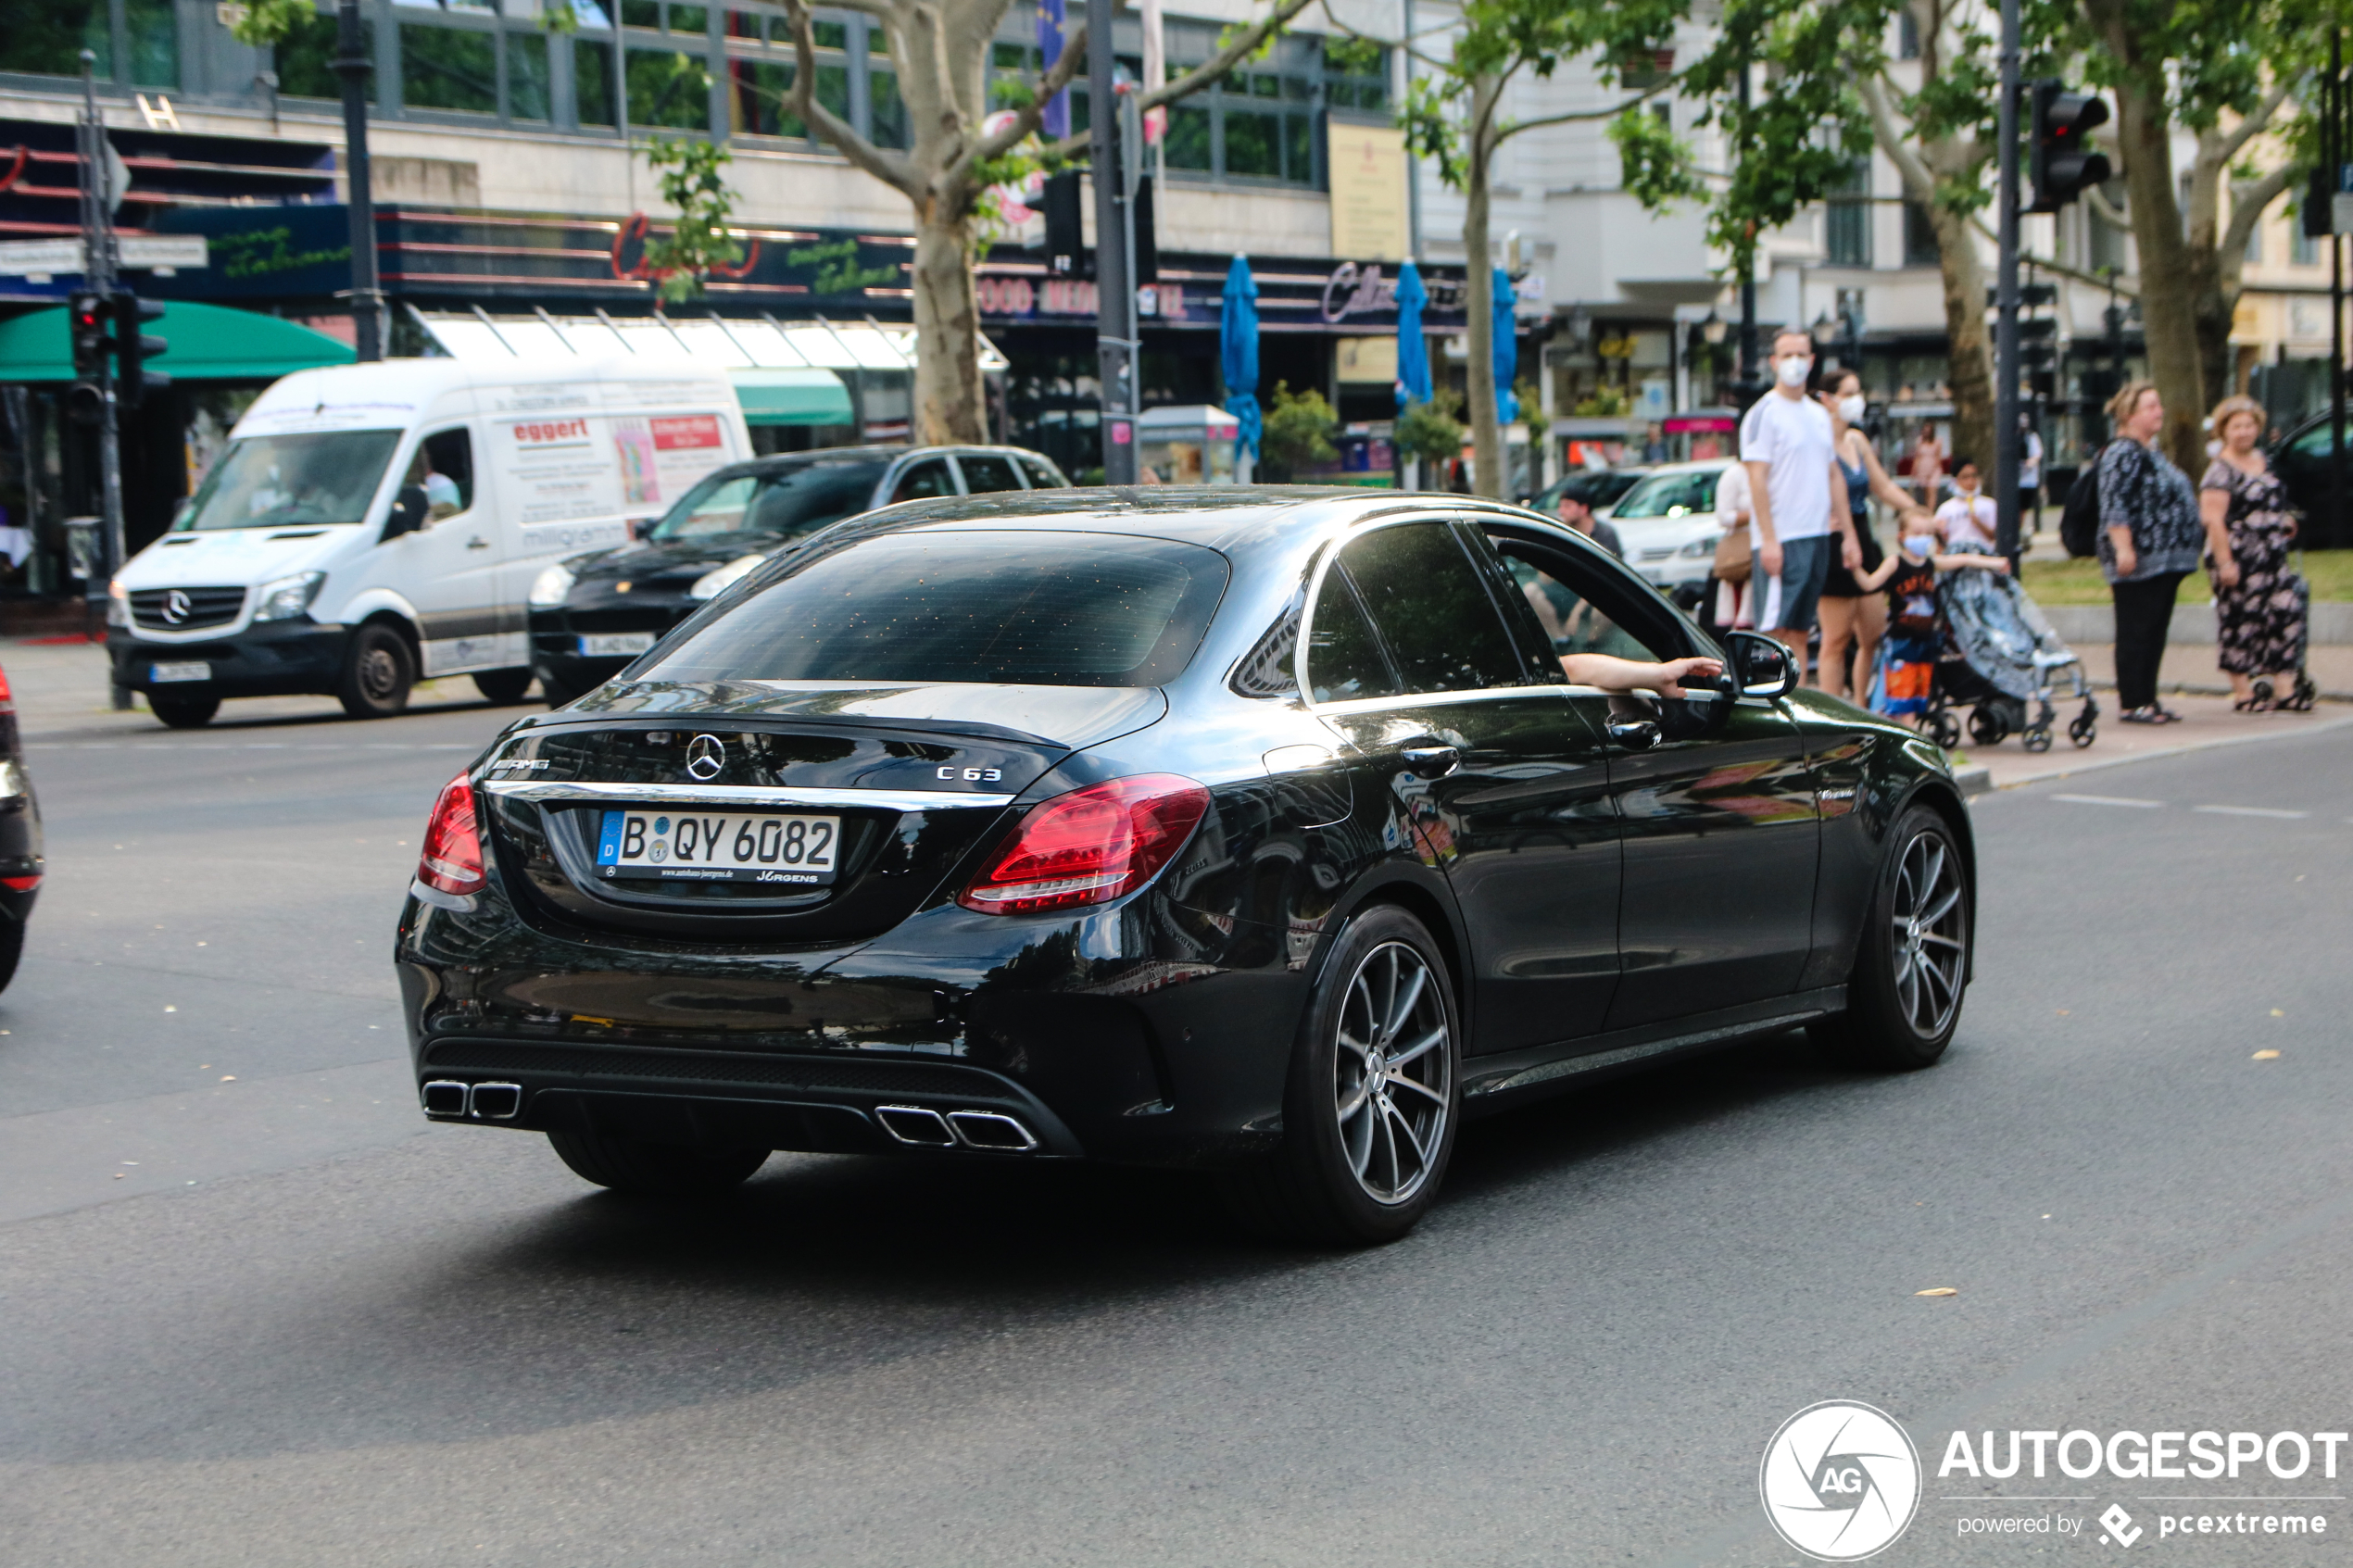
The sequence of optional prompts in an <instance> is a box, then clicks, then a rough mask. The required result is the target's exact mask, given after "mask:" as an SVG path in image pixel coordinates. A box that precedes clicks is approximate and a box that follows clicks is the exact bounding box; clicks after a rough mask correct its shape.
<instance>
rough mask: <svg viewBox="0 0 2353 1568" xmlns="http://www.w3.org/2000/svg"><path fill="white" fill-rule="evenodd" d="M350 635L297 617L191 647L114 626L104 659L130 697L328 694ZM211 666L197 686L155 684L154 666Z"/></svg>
mask: <svg viewBox="0 0 2353 1568" xmlns="http://www.w3.org/2000/svg"><path fill="white" fill-rule="evenodd" d="M350 635H351V633H350V629H349V628H348V627H344V626H322V625H321V624H320V623H319V622H317V621H312V620H310V619H309V618H308V617H307V616H306V617H303V618H301V619H299V620H294V621H259V622H258V623H256V624H254V625H251V626H248V627H247V628H245V630H244V631H242V632H239V633H235V634H234V635H233V636H228V637H217V638H208V639H207V640H205V641H203V642H195V643H157V642H149V641H147V640H146V639H145V638H143V637H137V636H132V635H131V634H129V633H126V632H124V631H123V630H122V629H121V628H120V627H115V628H112V629H110V630H109V631H108V633H107V657H108V658H109V659H112V660H113V662H114V680H115V684H117V685H120V686H128V687H129V688H130V689H131V690H132V691H135V692H161V693H163V694H165V695H167V696H172V695H182V696H301V695H304V694H308V693H315V692H332V691H333V690H334V689H335V683H336V682H337V680H339V679H340V678H341V676H342V674H343V656H344V646H345V644H346V642H347V641H348V640H349V638H350ZM197 662H202V663H204V664H207V665H208V666H210V667H211V671H212V674H211V677H210V678H209V679H208V680H203V681H157V680H156V679H155V678H154V672H155V667H156V666H157V665H158V664H167V665H168V664H194V663H197Z"/></svg>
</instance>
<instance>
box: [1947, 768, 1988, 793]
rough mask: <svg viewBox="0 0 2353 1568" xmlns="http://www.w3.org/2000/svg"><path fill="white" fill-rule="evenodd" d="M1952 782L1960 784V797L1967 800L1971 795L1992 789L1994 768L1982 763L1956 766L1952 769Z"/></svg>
mask: <svg viewBox="0 0 2353 1568" xmlns="http://www.w3.org/2000/svg"><path fill="white" fill-rule="evenodd" d="M1953 782H1954V783H1955V784H1958V785H1960V786H1961V798H1962V799H1964V800H1967V799H1968V798H1969V797H1970V796H1972V795H1984V794H1987V793H1989V792H1991V791H1992V789H1993V788H1994V770H1993V769H1991V768H1988V767H1985V766H1983V765H1982V764H1980V765H1979V766H1977V767H1974V768H1958V769H1956V770H1954V772H1953Z"/></svg>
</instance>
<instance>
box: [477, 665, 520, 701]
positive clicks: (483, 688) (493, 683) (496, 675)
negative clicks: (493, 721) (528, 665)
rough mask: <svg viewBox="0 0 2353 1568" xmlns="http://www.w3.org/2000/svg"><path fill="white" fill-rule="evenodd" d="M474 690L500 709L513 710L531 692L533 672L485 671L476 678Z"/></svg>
mask: <svg viewBox="0 0 2353 1568" xmlns="http://www.w3.org/2000/svg"><path fill="white" fill-rule="evenodd" d="M474 690H476V691H478V692H480V693H481V694H482V695H483V697H484V700H485V701H488V702H491V703H494V704H496V705H497V706H498V707H500V708H511V707H513V706H514V705H515V704H516V703H519V702H521V701H522V699H523V694H525V693H526V692H528V691H530V690H531V671H529V670H528V669H523V670H485V671H483V672H482V673H481V674H479V675H476V676H475V677H474Z"/></svg>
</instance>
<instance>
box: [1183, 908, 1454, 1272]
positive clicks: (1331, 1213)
mask: <svg viewBox="0 0 2353 1568" xmlns="http://www.w3.org/2000/svg"><path fill="white" fill-rule="evenodd" d="M1461 1035H1462V1029H1461V1024H1460V1022H1459V1021H1458V1018H1457V1014H1456V1011H1455V1007H1454V997H1453V984H1452V982H1451V981H1450V979H1449V978H1448V975H1447V972H1446V962H1445V960H1444V958H1443V956H1442V955H1441V953H1440V952H1439V950H1438V945H1437V944H1436V943H1435V942H1434V941H1432V940H1431V938H1430V935H1429V933H1428V930H1427V929H1425V928H1424V926H1423V925H1422V923H1421V922H1419V921H1417V920H1416V919H1415V918H1414V917H1413V916H1412V915H1410V914H1407V913H1406V912H1405V911H1404V910H1403V909H1397V908H1395V907H1393V906H1389V905H1382V906H1377V907H1375V908H1374V909H1369V910H1367V911H1365V913H1364V914H1362V915H1360V916H1358V917H1356V918H1355V919H1353V920H1352V921H1351V922H1349V924H1348V927H1347V929H1346V930H1344V931H1343V932H1341V933H1340V939H1339V941H1338V942H1337V943H1335V944H1334V945H1333V947H1332V951H1331V955H1330V957H1329V958H1328V960H1327V961H1326V962H1325V965H1324V969H1323V973H1322V975H1321V977H1320V978H1319V979H1318V980H1317V982H1316V985H1315V993H1314V995H1313V996H1312V997H1310V998H1309V1001H1308V1005H1307V1012H1306V1017H1305V1018H1304V1019H1303V1020H1302V1023H1301V1026H1300V1035H1299V1040H1298V1043H1297V1044H1296V1045H1295V1046H1294V1047H1293V1048H1292V1055H1291V1068H1290V1084H1289V1086H1288V1088H1287V1090H1286V1092H1285V1095H1284V1102H1283V1145H1282V1148H1280V1149H1278V1150H1277V1151H1276V1153H1275V1154H1274V1155H1272V1156H1271V1157H1269V1158H1267V1159H1266V1160H1263V1161H1261V1162H1258V1163H1256V1164H1254V1165H1252V1166H1250V1167H1247V1168H1245V1169H1243V1170H1241V1171H1239V1172H1236V1173H1233V1174H1231V1175H1230V1176H1229V1177H1228V1178H1227V1196H1228V1198H1229V1199H1230V1200H1231V1201H1232V1202H1233V1204H1234V1207H1235V1208H1236V1210H1238V1212H1239V1213H1240V1215H1241V1216H1242V1217H1243V1218H1244V1219H1245V1220H1247V1221H1249V1222H1251V1223H1253V1224H1255V1225H1257V1226H1258V1227H1260V1228H1262V1229H1265V1230H1270V1231H1273V1232H1275V1233H1277V1234H1279V1235H1282V1236H1290V1237H1291V1238H1293V1239H1296V1240H1301V1241H1306V1242H1310V1243H1313V1244H1316V1245H1322V1246H1362V1245H1365V1244H1367V1243H1379V1242H1387V1241H1394V1240H1396V1239H1397V1238H1398V1237H1400V1236H1403V1235H1405V1233H1406V1232H1408V1231H1410V1230H1412V1229H1413V1228H1414V1226H1415V1224H1416V1223H1417V1222H1418V1221H1419V1220H1420V1219H1421V1217H1422V1216H1423V1215H1424V1214H1425V1213H1427V1212H1428V1210H1429V1206H1430V1204H1431V1202H1432V1201H1433V1200H1434V1199H1435V1198H1436V1196H1437V1193H1438V1187H1439V1184H1440V1183H1441V1181H1442V1180H1443V1179H1444V1178H1445V1174H1446V1166H1447V1162H1448V1161H1449V1160H1451V1159H1452V1158H1453V1150H1454V1129H1455V1124H1456V1123H1458V1122H1459V1121H1460V1120H1461V1112H1462V1087H1461V1082H1460V1080H1461V1073H1460V1061H1461V1051H1462V1040H1461Z"/></svg>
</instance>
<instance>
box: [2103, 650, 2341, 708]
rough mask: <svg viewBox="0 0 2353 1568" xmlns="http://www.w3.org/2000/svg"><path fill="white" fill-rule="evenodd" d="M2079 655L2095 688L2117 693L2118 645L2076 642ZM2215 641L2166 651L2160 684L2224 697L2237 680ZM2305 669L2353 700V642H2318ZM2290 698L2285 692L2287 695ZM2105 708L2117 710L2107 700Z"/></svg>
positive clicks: (2328, 692)
mask: <svg viewBox="0 0 2353 1568" xmlns="http://www.w3.org/2000/svg"><path fill="white" fill-rule="evenodd" d="M2068 646H2070V647H2072V648H2073V649H2074V650H2075V654H2076V657H2077V658H2079V659H2082V661H2083V672H2084V673H2085V674H2087V675H2089V676H2090V677H2091V678H2092V683H2093V684H2095V685H2097V686H2100V687H2102V688H2104V689H2106V690H2108V691H2110V692H2113V690H2114V689H2115V686H2116V646H2115V645H2114V644H2112V643H2070V644H2069V645H2068ZM2214 653H2215V649H2214V645H2213V644H2211V643H2172V644H2170V645H2168V646H2167V647H2166V649H2165V662H2164V664H2163V665H2161V666H2160V667H2159V668H2158V677H2157V684H2158V688H2159V689H2160V690H2162V691H2164V692H2166V693H2167V694H2168V695H2171V694H2172V693H2174V692H2186V693H2189V694H2191V695H2193V696H2200V695H2221V694H2223V693H2227V692H2228V691H2229V690H2230V689H2231V678H2230V677H2229V676H2228V675H2225V674H2223V673H2222V671H2221V669H2220V668H2219V667H2218V666H2217V665H2216V664H2215V662H2214ZM2304 668H2305V669H2306V671H2309V673H2310V674H2311V677H2312V680H2313V682H2314V684H2317V685H2318V686H2319V687H2320V688H2321V695H2322V696H2324V697H2331V698H2334V699H2335V700H2337V701H2340V702H2353V644H2344V643H2315V644H2313V645H2312V646H2310V647H2309V648H2308V649H2307V650H2306V651H2305V655H2304ZM2281 695H2282V696H2285V695H2286V694H2285V693H2282V694H2281ZM2100 706H2101V707H2103V708H2106V707H2109V706H2112V705H2111V704H2109V703H2107V702H2103V703H2102V704H2101V705H2100Z"/></svg>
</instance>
